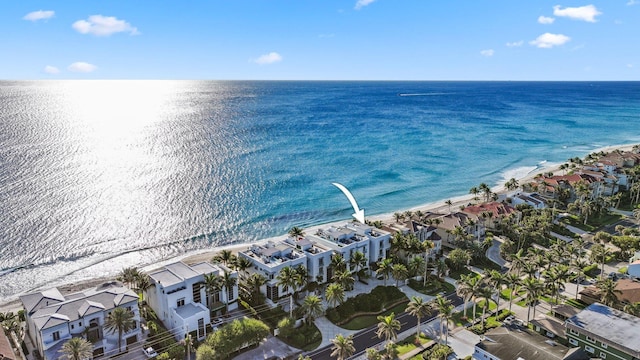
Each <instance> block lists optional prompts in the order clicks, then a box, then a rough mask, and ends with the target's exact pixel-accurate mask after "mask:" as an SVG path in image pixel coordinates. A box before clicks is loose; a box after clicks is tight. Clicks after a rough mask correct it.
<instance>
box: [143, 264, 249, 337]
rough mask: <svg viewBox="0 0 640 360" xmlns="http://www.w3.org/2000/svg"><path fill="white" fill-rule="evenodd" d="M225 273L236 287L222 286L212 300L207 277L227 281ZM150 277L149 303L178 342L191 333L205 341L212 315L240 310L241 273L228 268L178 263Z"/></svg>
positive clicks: (147, 297) (166, 266) (169, 265)
mask: <svg viewBox="0 0 640 360" xmlns="http://www.w3.org/2000/svg"><path fill="white" fill-rule="evenodd" d="M225 273H227V274H228V275H227V276H229V277H232V278H235V279H236V281H235V284H234V285H232V286H222V289H221V290H219V291H216V292H215V293H213V294H211V297H209V294H208V292H207V289H206V286H205V276H206V275H209V274H215V275H216V276H220V277H222V278H223V277H224V276H225ZM149 277H150V278H151V284H152V285H151V287H149V288H148V289H147V290H146V299H147V302H148V304H149V306H150V307H151V308H152V309H153V310H154V311H155V312H156V315H157V316H158V319H160V320H161V321H162V323H163V324H164V325H165V327H167V329H169V331H170V332H171V333H172V334H173V335H174V337H175V338H176V339H178V340H180V339H184V337H185V336H186V334H187V333H194V334H195V337H196V338H198V339H203V338H204V337H205V336H206V334H207V327H208V325H210V324H211V315H212V314H213V315H214V316H215V315H220V314H221V313H223V312H227V311H230V310H235V309H237V308H238V282H237V277H238V273H237V271H231V270H230V269H228V268H226V267H225V266H224V265H220V264H217V265H212V264H210V263H207V262H202V263H199V264H194V265H187V264H185V263H183V262H175V263H172V264H168V265H165V266H164V267H162V268H160V269H158V270H156V271H153V272H151V273H149ZM207 306H209V307H210V308H209V307H207Z"/></svg>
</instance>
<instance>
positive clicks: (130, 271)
mask: <svg viewBox="0 0 640 360" xmlns="http://www.w3.org/2000/svg"><path fill="white" fill-rule="evenodd" d="M139 275H140V272H139V271H138V269H137V268H136V267H127V268H124V269H122V270H121V271H120V273H119V274H118V276H117V277H116V279H117V280H118V281H122V282H123V283H124V284H125V285H127V287H128V288H131V285H134V284H135V283H136V279H137V278H138V276H139Z"/></svg>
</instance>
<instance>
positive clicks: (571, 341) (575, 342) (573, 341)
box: [569, 338, 578, 346]
mask: <svg viewBox="0 0 640 360" xmlns="http://www.w3.org/2000/svg"><path fill="white" fill-rule="evenodd" d="M569 344H571V345H574V346H578V340H576V339H572V338H569Z"/></svg>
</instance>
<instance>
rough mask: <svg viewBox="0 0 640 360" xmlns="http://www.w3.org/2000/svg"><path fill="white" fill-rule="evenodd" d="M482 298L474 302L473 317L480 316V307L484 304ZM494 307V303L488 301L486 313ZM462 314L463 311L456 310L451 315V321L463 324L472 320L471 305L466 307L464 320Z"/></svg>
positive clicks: (458, 324) (459, 324)
mask: <svg viewBox="0 0 640 360" xmlns="http://www.w3.org/2000/svg"><path fill="white" fill-rule="evenodd" d="M484 302H485V301H484V300H482V301H479V302H478V303H477V304H476V312H475V315H476V316H475V317H476V319H479V318H480V317H481V316H482V307H483V306H484ZM495 309H496V303H494V302H493V301H490V302H489V309H488V310H487V314H489V313H491V311H494V310H495ZM463 314H464V311H460V312H457V313H455V314H453V317H452V318H451V321H452V322H453V323H454V324H455V325H456V326H464V325H465V324H467V323H469V322H471V321H473V318H474V317H473V306H472V305H469V308H468V309H467V319H466V320H465V319H464V318H463Z"/></svg>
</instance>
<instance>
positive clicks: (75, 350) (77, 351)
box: [60, 337, 93, 360]
mask: <svg viewBox="0 0 640 360" xmlns="http://www.w3.org/2000/svg"><path fill="white" fill-rule="evenodd" d="M60 352H61V353H62V354H64V356H65V357H66V358H67V359H68V360H82V359H91V358H92V357H93V344H92V343H90V342H89V341H87V340H85V339H84V338H81V337H72V338H71V339H69V340H68V341H67V342H65V343H64V344H63V345H62V349H60Z"/></svg>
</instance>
